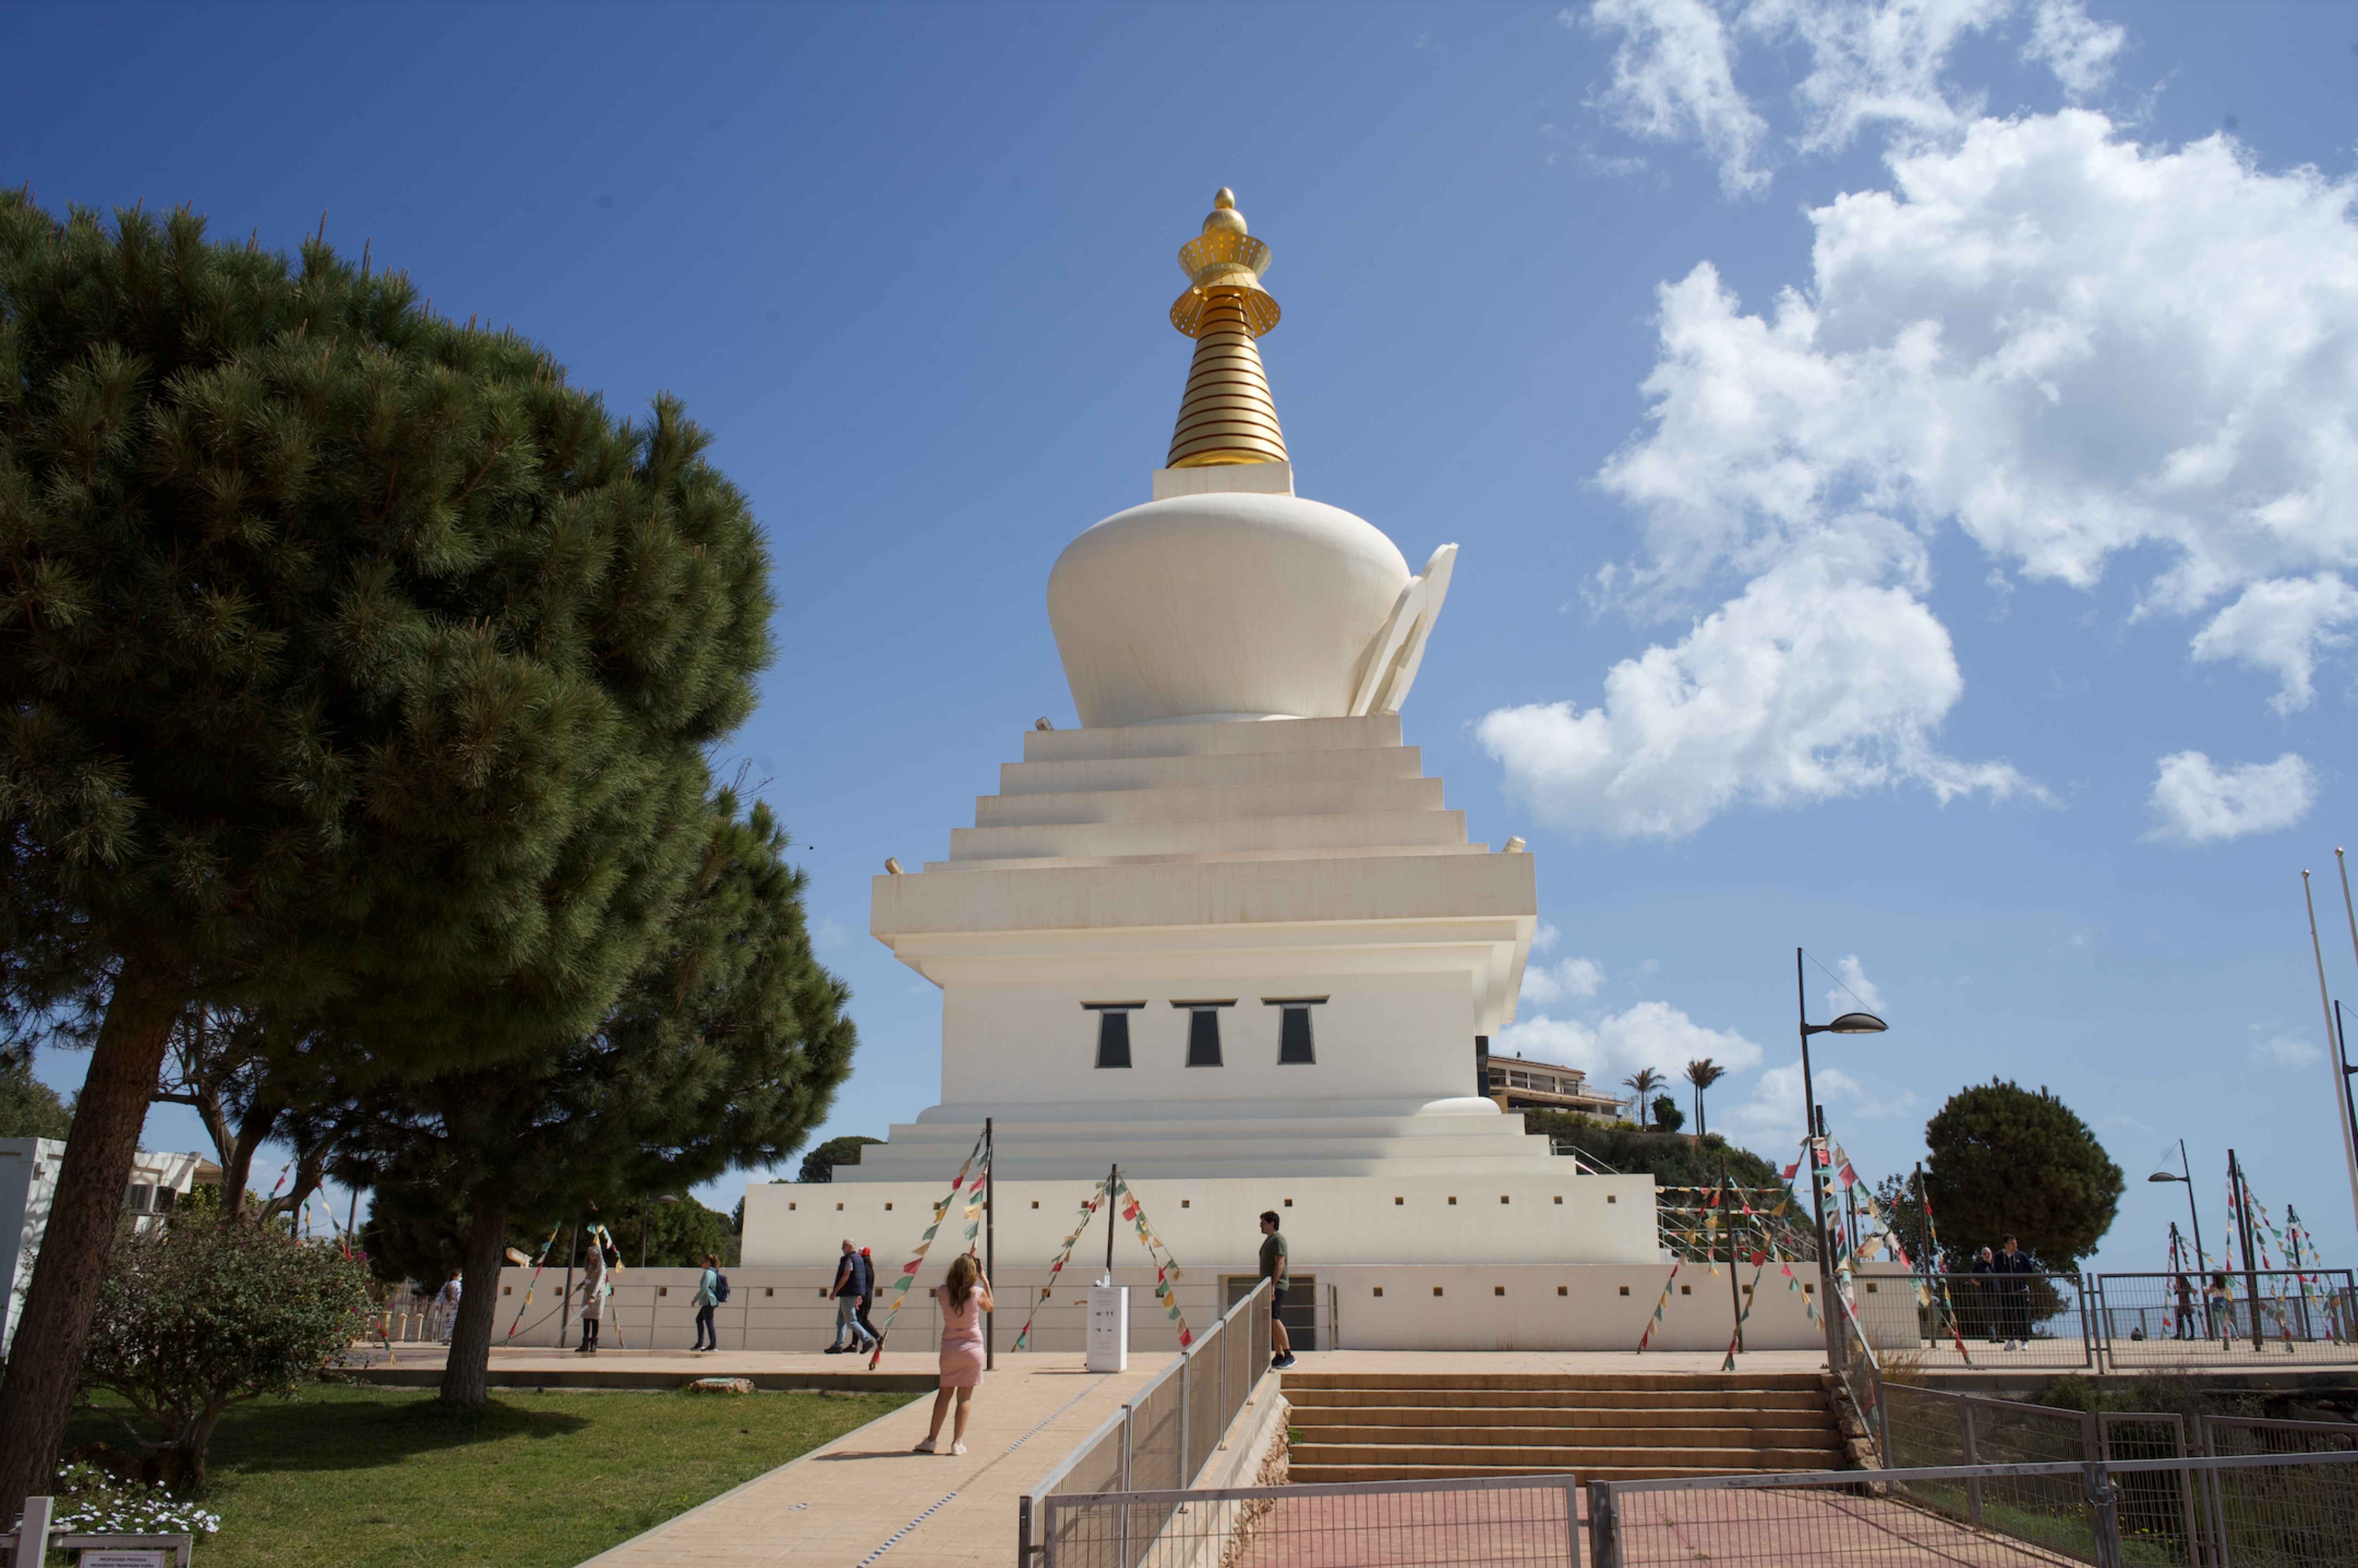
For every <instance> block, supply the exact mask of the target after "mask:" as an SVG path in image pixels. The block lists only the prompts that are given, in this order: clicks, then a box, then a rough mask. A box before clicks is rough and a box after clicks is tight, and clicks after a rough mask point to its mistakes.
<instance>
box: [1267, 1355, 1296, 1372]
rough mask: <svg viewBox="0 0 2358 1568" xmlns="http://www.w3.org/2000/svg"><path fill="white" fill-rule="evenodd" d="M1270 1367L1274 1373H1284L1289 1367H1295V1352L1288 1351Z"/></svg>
mask: <svg viewBox="0 0 2358 1568" xmlns="http://www.w3.org/2000/svg"><path fill="white" fill-rule="evenodd" d="M1269 1365H1270V1368H1271V1370H1272V1371H1278V1372H1282V1371H1284V1370H1285V1369H1286V1368H1288V1367H1291V1366H1293V1351H1291V1350H1289V1351H1287V1352H1286V1353H1285V1354H1284V1355H1282V1356H1281V1357H1278V1358H1277V1359H1276V1360H1274V1361H1271V1363H1270V1364H1269Z"/></svg>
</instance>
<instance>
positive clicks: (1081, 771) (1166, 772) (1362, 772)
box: [999, 746, 1424, 795]
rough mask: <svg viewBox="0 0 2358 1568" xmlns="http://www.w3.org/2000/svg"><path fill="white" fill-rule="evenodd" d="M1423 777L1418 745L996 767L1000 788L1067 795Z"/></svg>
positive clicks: (1017, 792) (1004, 791)
mask: <svg viewBox="0 0 2358 1568" xmlns="http://www.w3.org/2000/svg"><path fill="white" fill-rule="evenodd" d="M1423 776H1424V758H1423V753H1422V752H1420V751H1419V750H1418V749H1417V748H1416V747H1414V746H1384V747H1353V748H1350V749H1348V750H1340V751H1324V752H1237V753H1234V754H1231V755H1227V756H1190V757H1098V758H1083V759H1079V760H1076V761H1072V762H1002V763H1001V764H1000V768H999V793H1000V794H1001V795H1063V794H1066V793H1069V792H1073V791H1080V790H1114V789H1177V788H1189V787H1208V788H1214V789H1221V788H1250V787H1252V786H1255V785H1259V784H1313V783H1319V782H1324V781H1333V782H1337V783H1340V782H1346V781H1349V780H1357V779H1413V778H1422V777H1423Z"/></svg>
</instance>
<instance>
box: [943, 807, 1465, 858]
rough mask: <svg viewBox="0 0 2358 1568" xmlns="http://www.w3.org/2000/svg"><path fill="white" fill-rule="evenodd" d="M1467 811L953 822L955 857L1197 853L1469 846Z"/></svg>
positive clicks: (1063, 856) (1092, 856)
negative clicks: (974, 824) (991, 824)
mask: <svg viewBox="0 0 2358 1568" xmlns="http://www.w3.org/2000/svg"><path fill="white" fill-rule="evenodd" d="M1465 842H1466V814H1465V813H1464V812H1462V811H1358V812H1346V813H1341V814H1338V815H1334V816H1227V817H1199V818H1196V819H1194V820H1191V821H1184V822H1080V823H1060V824H1052V825H1047V826H1042V827H953V828H951V829H950V859H951V860H952V861H954V862H956V861H965V860H1034V859H1042V858H1079V859H1093V858H1101V857H1106V856H1115V855H1174V856H1179V855H1188V856H1192V855H1195V854H1199V853H1205V852H1208V851H1215V850H1221V849H1356V848H1358V847H1360V846H1386V847H1390V846H1398V845H1408V844H1463V843H1465Z"/></svg>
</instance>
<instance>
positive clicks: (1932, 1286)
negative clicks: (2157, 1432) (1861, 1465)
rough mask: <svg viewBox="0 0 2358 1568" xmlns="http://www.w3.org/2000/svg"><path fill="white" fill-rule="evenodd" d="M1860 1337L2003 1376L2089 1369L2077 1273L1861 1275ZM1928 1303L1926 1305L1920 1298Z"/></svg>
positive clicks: (2083, 1287) (2092, 1339)
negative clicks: (1867, 1288)
mask: <svg viewBox="0 0 2358 1568" xmlns="http://www.w3.org/2000/svg"><path fill="white" fill-rule="evenodd" d="M1862 1282H1863V1283H1864V1284H1866V1285H1871V1286H1874V1287H1876V1289H1875V1290H1874V1291H1873V1292H1872V1293H1870V1294H1867V1295H1864V1296H1862V1297H1861V1298H1860V1299H1859V1303H1858V1311H1859V1314H1860V1317H1861V1324H1862V1332H1863V1333H1864V1334H1865V1335H1866V1336H1867V1338H1869V1339H1870V1340H1871V1341H1872V1342H1873V1343H1874V1344H1875V1345H1876V1346H1877V1347H1878V1348H1880V1349H1882V1350H1883V1351H1884V1352H1885V1353H1886V1354H1887V1355H1888V1354H1889V1353H1891V1352H1894V1351H1904V1352H1905V1353H1907V1354H1908V1355H1909V1356H1911V1357H1914V1358H1915V1359H1916V1360H1917V1361H1918V1363H1919V1364H1920V1365H1923V1366H1927V1367H1940V1368H1965V1367H1972V1368H1976V1369H1979V1370H1984V1371H2005V1370H2008V1369H2010V1368H2017V1367H2056V1368H2072V1367H2078V1368H2090V1369H2093V1368H2094V1367H2095V1365H2096V1352H2097V1336H2096V1331H2095V1320H2094V1316H2093V1313H2092V1312H2091V1310H2090V1298H2089V1289H2088V1281H2086V1280H2085V1279H2084V1278H2082V1276H2081V1275H2078V1274H1935V1275H1932V1276H1931V1277H1929V1278H1926V1277H1923V1276H1915V1275H1906V1274H1882V1275H1877V1274H1869V1275H1865V1276H1862ZM1925 1296H1930V1297H1931V1302H1930V1303H1929V1304H1928V1303H1925V1302H1924V1300H1923V1297H1925Z"/></svg>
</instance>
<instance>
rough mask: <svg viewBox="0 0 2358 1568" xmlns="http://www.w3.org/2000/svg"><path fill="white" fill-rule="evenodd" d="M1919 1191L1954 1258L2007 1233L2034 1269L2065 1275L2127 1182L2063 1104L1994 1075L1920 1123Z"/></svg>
mask: <svg viewBox="0 0 2358 1568" xmlns="http://www.w3.org/2000/svg"><path fill="white" fill-rule="evenodd" d="M1924 1146H1925V1148H1926V1149H1927V1150H1929V1151H1930V1158H1929V1159H1928V1160H1927V1161H1926V1162H1925V1167H1924V1188H1925V1191H1926V1192H1927V1193H1929V1194H1930V1195H1931V1200H1932V1217H1933V1219H1934V1220H1935V1222H1937V1223H1938V1224H1939V1226H1940V1227H1941V1239H1942V1245H1943V1246H1944V1247H1945V1248H1946V1249H1947V1250H1948V1251H1949V1252H1950V1253H1951V1254H1952V1256H1964V1255H1967V1254H1970V1253H1971V1252H1973V1251H1974V1249H1976V1248H1981V1247H1996V1246H1997V1245H1998V1244H1999V1243H2000V1242H2002V1241H2003V1240H2005V1238H2006V1237H2008V1236H2013V1237H2016V1238H2018V1239H2019V1240H2020V1242H2021V1244H2022V1249H2023V1250H2024V1251H2026V1252H2028V1253H2029V1254H2030V1255H2031V1257H2032V1258H2034V1259H2036V1260H2038V1262H2039V1267H2040V1268H2042V1269H2046V1270H2050V1271H2054V1272H2057V1273H2069V1272H2071V1271H2072V1270H2074V1269H2076V1268H2078V1267H2079V1263H2080V1260H2081V1259H2082V1258H2085V1257H2086V1256H2087V1255H2088V1254H2089V1253H2091V1252H2093V1251H2094V1250H2095V1249H2096V1243H2097V1242H2099V1241H2101V1240H2102V1239H2104V1232H2105V1231H2107V1230H2110V1229H2111V1228H2112V1227H2113V1216H2114V1215H2115V1213H2117V1212H2118V1211H2119V1209H2120V1205H2121V1194H2122V1192H2123V1191H2124V1190H2125V1184H2124V1183H2123V1181H2122V1178H2121V1168H2120V1167H2119V1166H2118V1165H2116V1164H2115V1163H2113V1161H2112V1157H2111V1156H2110V1155H2108V1154H2106V1153H2105V1152H2104V1145H2103V1144H2101V1143H2099V1142H2097V1141H2096V1135H2095V1134H2094V1133H2093V1132H2091V1131H2090V1130H2088V1124H2087V1123H2086V1122H2084V1121H2082V1120H2081V1119H2080V1118H2079V1117H2078V1116H2077V1115H2076V1114H2075V1113H2074V1112H2073V1111H2072V1110H2071V1107H2069V1106H2067V1105H2065V1104H2064V1103H2063V1102H2062V1101H2061V1100H2060V1099H2057V1098H2055V1097H2054V1096H2053V1095H2050V1094H2049V1093H2048V1092H2047V1091H2046V1090H2045V1089H2043V1088H2042V1089H2040V1090H2039V1092H2038V1093H2036V1094H2033V1093H2032V1092H2031V1091H2030V1090H2028V1089H2026V1088H2024V1087H2021V1086H2020V1085H2018V1084H2013V1083H2008V1082H2005V1081H2003V1080H2000V1079H1995V1078H1993V1079H1992V1080H1991V1081H1990V1082H1988V1083H1986V1084H1973V1085H1969V1086H1967V1087H1964V1088H1962V1089H1959V1090H1958V1091H1957V1092H1956V1093H1955V1094H1953V1095H1951V1096H1950V1097H1949V1100H1948V1103H1947V1104H1945V1105H1943V1106H1942V1108H1940V1110H1939V1111H1938V1112H1936V1113H1935V1114H1934V1115H1933V1117H1932V1119H1931V1120H1930V1121H1928V1122H1926V1123H1925V1124H1924Z"/></svg>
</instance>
